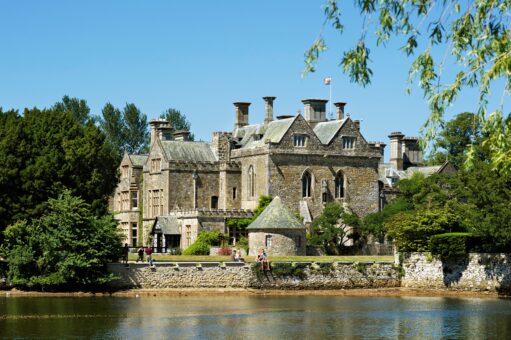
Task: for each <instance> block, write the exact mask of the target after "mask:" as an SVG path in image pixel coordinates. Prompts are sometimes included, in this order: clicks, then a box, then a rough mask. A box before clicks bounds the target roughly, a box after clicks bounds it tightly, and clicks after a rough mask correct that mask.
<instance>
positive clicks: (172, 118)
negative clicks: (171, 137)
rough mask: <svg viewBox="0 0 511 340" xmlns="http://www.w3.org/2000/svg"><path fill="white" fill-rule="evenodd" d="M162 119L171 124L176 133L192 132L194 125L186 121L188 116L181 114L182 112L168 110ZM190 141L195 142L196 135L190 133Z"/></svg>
mask: <svg viewBox="0 0 511 340" xmlns="http://www.w3.org/2000/svg"><path fill="white" fill-rule="evenodd" d="M160 118H163V119H165V120H166V121H168V122H170V123H171V125H172V128H173V129H174V130H175V131H178V130H185V131H190V130H191V127H192V124H191V123H190V122H189V121H188V119H186V116H185V115H184V114H182V113H181V111H179V110H176V109H172V108H170V109H167V110H166V111H164V112H163V113H162V114H161V115H160ZM190 140H195V135H194V134H193V133H190Z"/></svg>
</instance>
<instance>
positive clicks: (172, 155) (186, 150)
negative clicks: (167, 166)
mask: <svg viewBox="0 0 511 340" xmlns="http://www.w3.org/2000/svg"><path fill="white" fill-rule="evenodd" d="M161 146H162V149H163V152H165V156H166V157H167V159H168V160H174V161H195V162H215V161H217V158H216V156H215V153H214V152H213V150H212V149H211V145H209V144H208V143H205V142H185V141H169V140H165V141H161Z"/></svg>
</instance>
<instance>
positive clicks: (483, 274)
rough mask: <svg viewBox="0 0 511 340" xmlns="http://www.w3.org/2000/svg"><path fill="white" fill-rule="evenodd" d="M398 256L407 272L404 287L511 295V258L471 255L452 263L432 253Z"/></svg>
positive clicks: (497, 255) (500, 255)
mask: <svg viewBox="0 0 511 340" xmlns="http://www.w3.org/2000/svg"><path fill="white" fill-rule="evenodd" d="M398 256H399V261H400V262H401V264H402V268H403V271H402V274H403V276H402V278H401V287H407V288H419V289H437V290H462V291H479V292H481V291H489V292H497V293H509V292H511V254H478V253H471V254H468V255H467V256H465V257H462V258H457V259H449V260H442V259H440V258H438V257H433V256H431V254H429V253H403V254H400V255H398Z"/></svg>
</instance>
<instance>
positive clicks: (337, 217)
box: [309, 202, 359, 254]
mask: <svg viewBox="0 0 511 340" xmlns="http://www.w3.org/2000/svg"><path fill="white" fill-rule="evenodd" d="M358 226H359V219H358V217H357V216H356V215H354V214H351V213H349V212H346V211H345V210H344V209H343V208H342V207H341V206H340V205H339V204H338V203H336V202H331V203H328V204H327V205H326V206H325V208H324V209H323V211H322V212H321V215H319V216H318V217H317V218H316V219H315V220H314V222H312V226H311V233H310V235H309V244H311V245H316V246H321V247H322V248H323V249H324V250H325V251H326V252H327V253H334V254H335V253H337V252H338V250H340V249H342V248H343V246H344V245H345V243H346V242H347V241H348V240H349V239H353V238H354V237H355V234H354V232H353V230H354V229H355V228H357V227H358Z"/></svg>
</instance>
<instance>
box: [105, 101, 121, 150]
mask: <svg viewBox="0 0 511 340" xmlns="http://www.w3.org/2000/svg"><path fill="white" fill-rule="evenodd" d="M101 113H102V117H101V118H99V119H98V120H99V127H100V129H101V131H103V133H104V134H105V136H106V139H107V141H108V142H109V143H110V144H111V145H112V146H113V147H114V148H115V149H116V150H117V153H118V155H119V156H121V155H122V154H123V153H124V148H125V143H124V129H125V126H124V119H123V116H122V113H121V111H120V110H119V109H117V108H115V107H114V106H113V105H112V104H111V103H106V104H105V106H104V107H103V110H102V111H101Z"/></svg>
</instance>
